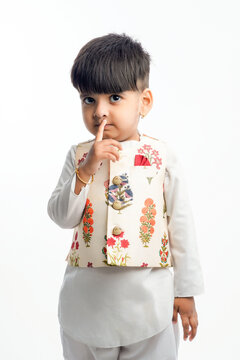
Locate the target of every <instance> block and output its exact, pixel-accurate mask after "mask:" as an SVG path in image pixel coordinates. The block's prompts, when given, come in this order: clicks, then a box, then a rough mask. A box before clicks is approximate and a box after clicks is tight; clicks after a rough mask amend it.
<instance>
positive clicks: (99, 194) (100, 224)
mask: <svg viewBox="0 0 240 360" xmlns="http://www.w3.org/2000/svg"><path fill="white" fill-rule="evenodd" d="M149 68H150V56H149V54H148V53H147V52H146V51H144V50H143V48H142V46H141V44H140V43H139V42H137V41H135V40H133V39H132V38H130V37H129V36H127V35H126V34H116V33H110V34H108V35H105V36H102V37H98V38H95V39H93V40H91V41H89V42H88V43H87V44H86V45H85V46H83V48H82V49H81V50H80V52H79V54H78V56H77V57H76V59H75V61H74V64H73V67H72V71H71V80H72V83H73V86H74V87H75V88H76V89H77V90H78V92H79V95H80V98H81V104H82V115H83V121H84V124H85V126H86V128H87V129H88V130H89V132H90V133H91V134H93V136H94V138H93V139H91V140H88V141H86V142H82V143H80V144H78V145H77V146H76V145H72V146H71V148H70V150H69V152H68V154H67V157H66V160H65V164H64V167H63V170H62V173H61V176H60V178H59V181H58V184H57V186H56V188H55V190H54V191H53V193H52V195H51V198H50V199H49V202H48V214H49V216H50V218H51V219H52V220H53V221H54V222H55V223H56V224H58V225H59V226H60V227H61V228H68V229H72V228H74V234H73V241H72V245H71V248H70V250H69V253H68V255H67V257H66V261H67V262H68V264H67V267H66V271H65V274H64V279H63V284H62V287H61V291H60V296H59V304H58V318H59V323H60V334H61V341H62V346H63V356H64V359H68V360H80V359H89V360H90V359H97V360H98V359H111V360H113V359H115V360H117V359H120V360H127V359H129V360H130V359H132V360H133V359H137V360H141V359H144V360H146V359H151V360H155V359H158V360H159V359H177V353H178V347H179V326H178V321H177V320H178V313H179V314H180V317H181V321H182V326H183V332H184V340H187V338H188V336H189V335H190V338H189V340H190V341H191V340H192V339H193V338H194V337H195V336H196V331H197V326H198V318H197V312H196V309H195V302H194V296H195V295H198V294H201V293H203V292H204V284H203V277H202V271H201V266H200V261H199V256H198V249H197V243H196V236H195V228H194V222H193V218H192V212H191V207H190V204H189V200H188V194H187V190H186V184H185V182H184V177H183V175H182V169H181V164H180V162H179V160H178V159H177V157H176V155H175V153H174V152H173V151H172V149H171V147H169V146H168V145H167V143H166V142H165V141H163V140H160V139H155V138H152V137H149V136H147V135H145V134H142V133H141V132H139V131H138V121H139V117H140V116H141V117H144V116H146V115H147V113H148V112H149V111H150V110H151V107H152V104H153V97H152V93H151V90H150V89H149V87H148V86H149ZM171 266H172V267H173V270H174V276H173V273H172V271H171V270H170V267H171ZM189 327H190V328H191V331H189Z"/></svg>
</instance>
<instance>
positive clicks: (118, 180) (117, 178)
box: [112, 176, 122, 185]
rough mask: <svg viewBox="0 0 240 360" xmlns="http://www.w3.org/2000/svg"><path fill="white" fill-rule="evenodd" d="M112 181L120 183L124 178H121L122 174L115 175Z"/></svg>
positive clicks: (116, 183) (115, 183)
mask: <svg viewBox="0 0 240 360" xmlns="http://www.w3.org/2000/svg"><path fill="white" fill-rule="evenodd" d="M112 182H113V184H114V185H119V184H121V182H122V179H121V178H120V176H114V178H113V179H112Z"/></svg>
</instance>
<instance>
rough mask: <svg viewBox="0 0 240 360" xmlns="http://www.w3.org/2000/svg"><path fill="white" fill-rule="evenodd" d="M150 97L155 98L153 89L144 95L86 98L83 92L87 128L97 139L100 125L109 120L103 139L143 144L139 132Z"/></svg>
mask: <svg viewBox="0 0 240 360" xmlns="http://www.w3.org/2000/svg"><path fill="white" fill-rule="evenodd" d="M149 92H150V94H149ZM146 94H147V96H146ZM149 96H150V97H151V91H150V90H149V89H145V90H144V91H143V92H142V93H139V92H137V91H124V92H121V93H111V94H93V93H91V94H83V93H81V92H80V98H81V103H82V115H83V120H84V123H85V126H86V128H87V129H88V130H89V131H90V133H91V134H93V135H94V136H96V134H97V132H98V127H99V125H100V124H101V122H102V121H103V120H104V119H106V120H107V124H106V125H105V127H104V132H103V139H115V140H117V141H125V140H139V135H138V130H137V127H138V121H139V116H140V114H141V113H144V111H145V114H146V112H147V111H146V97H149ZM148 100H149V99H148ZM151 100H152V97H151ZM147 102H149V101H147ZM144 104H145V107H144ZM148 110H149V109H148Z"/></svg>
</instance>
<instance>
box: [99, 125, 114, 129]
mask: <svg viewBox="0 0 240 360" xmlns="http://www.w3.org/2000/svg"><path fill="white" fill-rule="evenodd" d="M95 126H96V127H99V126H100V125H95ZM110 126H113V125H112V124H106V125H105V126H104V128H103V129H104V130H105V128H109V127H110Z"/></svg>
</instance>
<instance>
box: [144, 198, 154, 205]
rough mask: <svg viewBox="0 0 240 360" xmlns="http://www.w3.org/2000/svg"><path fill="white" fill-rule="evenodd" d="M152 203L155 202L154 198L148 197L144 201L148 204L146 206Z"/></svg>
mask: <svg viewBox="0 0 240 360" xmlns="http://www.w3.org/2000/svg"><path fill="white" fill-rule="evenodd" d="M152 204H153V199H150V198H148V199H146V200H145V201H144V205H146V206H150V205H152Z"/></svg>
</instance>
